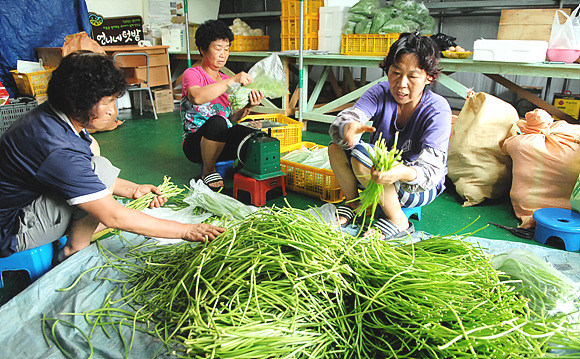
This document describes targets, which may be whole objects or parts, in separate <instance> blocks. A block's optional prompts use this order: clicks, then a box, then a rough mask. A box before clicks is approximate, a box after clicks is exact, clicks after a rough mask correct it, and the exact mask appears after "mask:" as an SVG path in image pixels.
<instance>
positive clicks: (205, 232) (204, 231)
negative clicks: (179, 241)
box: [183, 223, 226, 242]
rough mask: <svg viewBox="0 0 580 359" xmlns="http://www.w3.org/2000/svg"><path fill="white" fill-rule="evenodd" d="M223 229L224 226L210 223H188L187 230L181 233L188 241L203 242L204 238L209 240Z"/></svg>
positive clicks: (223, 230)
mask: <svg viewBox="0 0 580 359" xmlns="http://www.w3.org/2000/svg"><path fill="white" fill-rule="evenodd" d="M225 231H226V230H225V228H221V227H217V226H213V225H211V224H205V223H198V224H190V225H188V228H187V232H186V233H185V234H184V235H183V239H184V240H186V241H188V242H205V241H206V240H207V241H210V242H211V241H212V240H214V239H216V237H217V236H219V235H220V234H222V233H224V232H225Z"/></svg>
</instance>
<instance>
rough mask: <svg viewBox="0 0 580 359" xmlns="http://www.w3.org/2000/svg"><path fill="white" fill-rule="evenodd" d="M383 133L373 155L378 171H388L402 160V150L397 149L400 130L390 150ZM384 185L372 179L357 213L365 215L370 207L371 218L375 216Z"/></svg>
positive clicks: (360, 198)
mask: <svg viewBox="0 0 580 359" xmlns="http://www.w3.org/2000/svg"><path fill="white" fill-rule="evenodd" d="M382 135H383V134H382V133H381V134H379V138H378V140H377V142H376V144H375V153H374V155H372V156H371V161H372V164H373V168H374V169H375V170H377V171H388V170H390V169H391V168H393V167H394V166H396V165H398V164H399V163H400V161H401V153H402V151H401V150H398V149H397V141H398V139H399V132H396V133H395V141H394V143H393V147H392V148H391V150H388V148H387V145H386V143H385V140H384V139H383V136H382ZM383 192H384V187H383V186H382V185H379V184H377V183H376V182H375V181H373V180H372V178H371V180H370V181H369V182H368V184H367V187H366V188H365V189H364V190H363V191H362V192H361V193H360V195H359V198H358V199H359V200H360V202H361V206H360V207H359V208H358V210H357V212H356V215H357V216H363V217H364V215H365V213H366V211H367V209H368V208H371V219H372V218H374V217H375V213H376V210H377V206H378V205H379V204H380V201H381V198H382V196H383Z"/></svg>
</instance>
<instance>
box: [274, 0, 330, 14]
mask: <svg viewBox="0 0 580 359" xmlns="http://www.w3.org/2000/svg"><path fill="white" fill-rule="evenodd" d="M323 6H324V0H304V15H318V14H319V13H320V8H321V7H323ZM282 16H300V1H299V0H282Z"/></svg>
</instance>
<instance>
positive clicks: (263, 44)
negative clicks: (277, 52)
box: [230, 36, 270, 51]
mask: <svg viewBox="0 0 580 359" xmlns="http://www.w3.org/2000/svg"><path fill="white" fill-rule="evenodd" d="M269 49H270V36H236V37H235V38H234V41H233V42H232V44H231V45H230V51H267V50H269Z"/></svg>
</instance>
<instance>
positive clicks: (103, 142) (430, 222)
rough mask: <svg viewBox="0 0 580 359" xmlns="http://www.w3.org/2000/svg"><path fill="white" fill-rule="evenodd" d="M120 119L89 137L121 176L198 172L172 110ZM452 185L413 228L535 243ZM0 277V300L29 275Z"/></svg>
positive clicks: (319, 128) (318, 132) (148, 178)
mask: <svg viewBox="0 0 580 359" xmlns="http://www.w3.org/2000/svg"><path fill="white" fill-rule="evenodd" d="M119 119H122V120H125V123H124V124H123V125H122V126H120V127H119V128H117V129H116V130H114V131H109V132H101V133H96V134H94V137H95V138H96V139H97V141H98V142H99V145H100V147H101V154H102V155H103V156H105V157H107V158H109V159H110V160H111V162H113V164H115V165H116V166H117V167H119V168H121V177H122V178H125V179H128V180H131V181H133V182H137V183H151V184H155V185H157V184H160V183H162V182H163V176H165V175H167V176H170V177H171V180H172V181H173V183H175V184H179V185H181V184H183V185H188V184H189V182H190V180H191V179H192V178H195V179H197V178H199V177H200V175H201V171H200V166H199V165H197V164H193V163H191V162H189V161H188V160H187V159H186V158H185V156H184V155H183V152H182V151H181V122H180V119H179V113H178V112H177V111H176V112H173V113H164V114H160V115H159V120H157V121H156V120H155V119H153V117H152V116H151V114H146V113H144V115H143V116H140V115H139V114H138V112H133V113H131V112H130V111H128V110H123V111H121V112H120V114H119ZM302 140H303V141H310V142H315V143H318V144H322V145H327V144H328V143H329V141H330V137H329V135H328V125H326V124H322V123H315V122H310V123H308V128H307V131H306V132H304V133H303V137H302ZM225 183H226V186H227V188H229V190H228V189H226V190H225V191H224V193H226V194H229V195H231V193H232V190H231V188H232V185H233V183H232V179H231V178H229V179H226V181H225ZM452 187H453V186H452V184H451V185H450V186H449V188H448V189H447V190H446V191H445V192H444V193H443V194H442V195H440V196H439V197H438V198H437V199H436V200H435V201H434V202H433V203H431V204H429V205H427V206H425V207H423V209H422V218H421V220H420V221H418V220H416V219H414V220H413V222H414V224H415V228H416V229H417V230H421V231H424V232H427V233H430V234H434V235H437V234H440V235H446V234H452V233H455V232H457V231H460V230H462V229H463V228H464V227H466V226H468V225H469V224H470V223H472V222H474V221H476V222H475V223H474V224H472V225H471V226H470V227H469V228H468V229H466V230H462V232H461V233H467V232H473V231H476V230H478V229H481V230H480V231H479V232H477V234H476V236H478V237H484V238H489V239H503V240H511V241H521V242H527V243H536V242H534V241H533V240H532V241H529V240H523V239H520V238H517V237H515V236H514V235H512V234H510V233H509V232H508V231H506V230H504V229H499V228H496V227H494V226H488V227H487V228H483V227H486V225H487V222H488V221H491V222H496V223H499V224H503V225H506V226H517V225H518V223H519V222H518V219H517V218H516V216H515V215H514V212H513V209H512V207H511V204H510V201H509V198H507V197H506V198H505V199H501V200H494V201H487V202H485V203H483V204H480V205H478V206H474V207H466V208H464V207H462V206H461V204H462V203H463V200H461V199H460V198H459V196H458V195H457V194H456V193H455V191H454V189H453V188H452ZM268 194H269V200H268V202H267V204H266V205H274V204H275V205H277V206H286V202H285V199H284V198H283V197H281V191H277V190H272V191H270V192H269V193H268ZM248 197H249V196H246V197H243V196H242V195H240V198H239V199H240V200H242V201H243V202H245V203H249V198H248ZM286 200H287V201H288V203H290V205H291V206H292V207H295V208H302V209H305V208H309V207H310V206H320V205H322V204H323V203H324V202H322V201H320V200H319V199H317V198H312V197H308V196H304V195H302V194H298V193H294V192H288V195H287V196H286ZM482 228H483V229H482ZM538 245H539V244H538ZM4 280H5V283H6V285H5V288H2V289H0V305H1V304H3V303H5V302H6V301H7V300H9V299H10V298H12V297H13V296H14V295H16V294H17V293H18V292H20V291H21V290H22V289H24V288H25V287H26V286H27V285H29V284H30V280H29V279H28V276H27V275H26V274H25V272H21V271H20V272H5V273H4Z"/></svg>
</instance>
